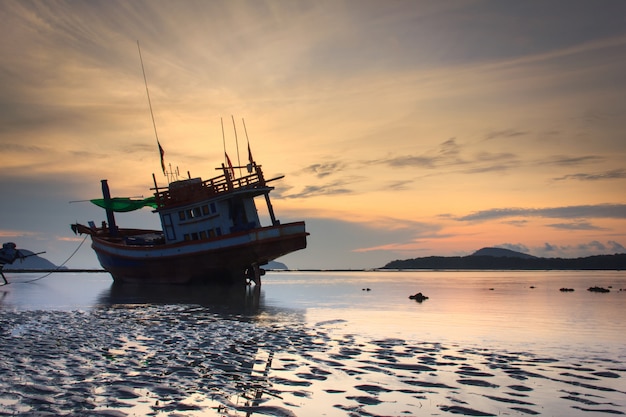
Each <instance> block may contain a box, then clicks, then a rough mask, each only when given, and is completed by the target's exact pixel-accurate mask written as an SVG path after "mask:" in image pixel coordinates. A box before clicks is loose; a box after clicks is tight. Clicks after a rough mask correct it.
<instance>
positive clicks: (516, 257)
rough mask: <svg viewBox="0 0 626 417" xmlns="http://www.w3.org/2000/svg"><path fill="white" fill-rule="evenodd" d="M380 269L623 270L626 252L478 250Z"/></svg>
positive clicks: (421, 259) (415, 260) (401, 262)
mask: <svg viewBox="0 0 626 417" xmlns="http://www.w3.org/2000/svg"><path fill="white" fill-rule="evenodd" d="M381 269H517V270H542V269H556V270H626V253H621V254H615V255H596V256H587V257H584V258H540V257H537V256H532V255H529V254H527V253H522V252H516V251H513V250H509V249H503V248H482V249H480V250H478V251H476V252H474V253H473V254H471V255H468V256H427V257H424V258H413V259H405V260H395V261H391V262H389V263H388V264H386V265H385V266H383V267H382V268H381Z"/></svg>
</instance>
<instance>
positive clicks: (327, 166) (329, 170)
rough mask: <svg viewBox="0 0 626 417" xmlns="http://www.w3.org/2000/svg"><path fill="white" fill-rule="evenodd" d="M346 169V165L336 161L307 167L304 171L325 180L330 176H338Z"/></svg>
mask: <svg viewBox="0 0 626 417" xmlns="http://www.w3.org/2000/svg"><path fill="white" fill-rule="evenodd" d="M344 169H345V163H343V162H339V161H335V162H326V163H322V164H319V163H318V164H312V165H309V166H307V167H305V168H304V169H303V170H302V171H303V172H305V173H310V174H314V175H315V176H316V177H317V178H324V177H327V176H329V175H333V174H336V173H338V172H341V171H343V170H344Z"/></svg>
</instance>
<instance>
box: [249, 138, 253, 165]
mask: <svg viewBox="0 0 626 417" xmlns="http://www.w3.org/2000/svg"><path fill="white" fill-rule="evenodd" d="M248 160H249V161H250V164H252V165H254V158H253V157H252V151H251V150H250V144H249V143H248Z"/></svg>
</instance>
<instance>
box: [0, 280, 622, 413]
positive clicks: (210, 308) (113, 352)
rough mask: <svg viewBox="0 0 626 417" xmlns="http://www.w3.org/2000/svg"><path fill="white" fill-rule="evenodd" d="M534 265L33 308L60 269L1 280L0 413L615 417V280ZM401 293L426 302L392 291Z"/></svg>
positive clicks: (111, 297) (91, 299)
mask: <svg viewBox="0 0 626 417" xmlns="http://www.w3.org/2000/svg"><path fill="white" fill-rule="evenodd" d="M411 274H413V275H411ZM450 274H451V275H450ZM455 274H456V275H455ZM541 274H543V275H541ZM541 274H540V276H538V275H537V274H536V273H535V274H527V273H520V274H517V275H516V273H511V272H507V273H504V272H500V273H497V272H495V273H482V274H481V273H472V274H469V273H466V272H456V273H449V274H448V275H446V274H443V275H442V274H439V275H437V274H436V273H435V272H432V273H431V274H430V275H428V274H418V275H416V273H413V272H411V273H403V272H397V273H395V275H394V273H393V272H387V273H376V272H354V273H345V274H339V273H332V272H325V273H308V274H307V273H288V272H281V273H269V274H268V276H267V278H266V281H265V282H264V284H263V286H262V287H261V288H252V289H246V290H245V291H243V292H239V291H230V290H229V291H227V292H225V293H220V291H222V290H218V291H217V294H215V291H213V290H212V291H210V293H211V294H213V295H212V296H211V295H210V294H209V292H208V289H204V290H202V291H198V290H197V289H196V290H194V291H188V290H183V289H180V290H179V291H154V292H149V293H147V292H145V291H140V290H136V289H128V288H126V289H122V290H120V289H119V288H115V286H112V285H111V284H110V283H109V282H107V281H106V276H105V277H104V278H103V277H83V278H84V280H83V282H82V283H81V285H82V284H85V283H90V284H91V285H90V286H89V287H87V288H92V290H91V292H90V291H87V290H85V289H82V292H83V298H82V299H80V298H72V297H70V298H69V300H70V301H68V298H63V297H60V298H59V297H57V301H54V300H51V299H50V298H47V299H46V300H45V302H44V301H38V300H42V298H39V295H37V294H41V293H42V292H48V293H49V290H50V288H48V286H49V287H51V288H59V287H63V288H65V287H64V286H65V285H67V286H69V284H68V283H69V282H76V281H75V279H76V278H75V277H67V278H66V281H63V279H61V278H53V280H52V281H48V282H45V283H44V282H43V281H42V282H40V284H38V285H39V286H42V287H44V288H31V287H29V286H28V285H27V284H20V282H19V281H20V280H22V281H26V278H22V277H17V278H14V282H12V284H11V286H12V287H11V289H10V290H8V289H6V288H5V289H4V291H5V293H4V296H3V298H2V304H1V306H2V308H1V309H0V323H1V325H2V326H1V332H0V343H1V347H0V351H1V352H0V353H1V354H2V358H3V360H2V361H1V362H0V373H1V374H2V375H3V378H2V380H1V382H0V386H1V388H2V389H1V392H2V394H0V415H29V416H33V415H41V416H43V415H81V416H90V415H94V416H133V415H137V416H141V415H155V416H161V415H162V416H201V415H202V416H205V415H214V416H244V415H246V416H247V415H271V416H321V415H324V416H361V415H362V416H408V415H454V414H456V415H469V416H491V415H493V416H497V415H549V416H559V415H568V416H577V415H579V416H599V415H604V416H606V415H616V414H617V415H621V414H624V413H626V384H625V383H624V378H625V377H626V365H625V364H624V360H625V359H626V348H625V347H624V345H625V343H624V341H625V336H624V334H626V333H624V330H625V329H626V328H625V327H624V324H623V320H622V315H623V311H624V309H623V307H624V302H625V301H624V300H625V299H626V292H624V291H620V289H622V288H625V287H626V285H624V284H625V281H624V279H625V278H624V274H621V273H617V272H615V273H596V274H595V275H593V274H594V273H587V274H585V275H583V274H573V275H571V274H570V275H567V274H564V273H563V274H556V273H552V274H551V273H549V272H543V273H541ZM461 275H462V276H461ZM443 278H445V279H443ZM54 280H56V282H55V281H54ZM590 280H591V281H593V282H595V283H597V284H602V285H607V284H610V286H611V287H612V290H611V291H610V292H609V293H608V294H593V293H590V292H588V291H586V289H585V286H586V285H587V284H588V281H590ZM563 282H568V283H570V284H572V285H573V286H574V287H576V288H575V289H576V291H575V292H573V293H568V294H565V293H561V292H559V291H558V289H559V288H560V287H559V286H560V285H561V284H562V283H563ZM463 285H465V287H463ZM75 286H77V287H80V285H75ZM459 287H462V288H461V289H462V290H463V291H456V290H453V289H452V288H457V289H458V288H459ZM531 287H534V288H531ZM418 289H420V290H423V292H424V294H426V295H430V297H429V299H428V300H425V301H424V302H423V303H416V302H415V301H413V300H409V299H408V295H409V294H411V293H414V290H418ZM42 290H43V291H42ZM203 291H207V292H206V293H203ZM412 291H413V292H412ZM522 291H523V294H520V293H521V292H522ZM57 293H58V294H62V292H61V291H58V292H57ZM463 294H465V295H468V294H471V295H472V296H471V297H468V298H467V300H466V301H465V302H463V301H462V300H463ZM65 295H67V293H66V294H65ZM401 295H403V296H402V298H400V296H401ZM603 296H604V297H605V298H602V299H600V298H597V297H603ZM20 297H21V299H22V301H23V303H18V302H17V301H18V299H19V298H20ZM564 297H570V298H569V299H567V298H564ZM594 297H595V298H594ZM520 298H522V301H524V302H525V303H526V304H528V303H530V302H531V301H532V302H533V306H532V310H531V309H530V308H527V311H529V313H528V314H527V315H526V316H527V317H526V318H524V317H520V316H519V311H518V310H517V308H520V305H521V304H520V303H519V301H520V300H519V299H520ZM29 299H30V300H31V301H30V302H27V301H24V300H29ZM60 300H61V301H60ZM515 300H517V303H516V302H515ZM581 300H582V302H581ZM487 302H490V303H491V306H490V308H484V309H483V311H482V312H480V311H478V312H474V313H472V311H473V310H474V309H475V305H474V304H472V303H477V304H476V305H480V304H487ZM592 304H597V306H596V307H595V310H596V311H600V313H599V314H600V315H599V316H598V315H595V316H594V317H590V316H592V315H591V314H590V313H588V312H587V310H586V309H588V310H589V311H592V310H594V307H593V305H592ZM507 306H508V307H507ZM555 306H556V307H558V310H560V311H561V312H560V315H559V314H556V313H555V312H554V311H552V313H553V315H552V317H545V323H544V325H543V327H542V328H540V327H539V325H540V323H541V320H540V318H539V317H540V316H541V315H544V316H545V315H547V314H550V312H551V309H552V308H554V307H555ZM562 306H571V308H570V310H568V311H563V310H564V309H565V307H562ZM528 307H531V306H528ZM464 309H465V310H464ZM581 310H583V311H581ZM503 311H509V314H510V316H509V317H502V314H504V313H503ZM531 311H532V313H531ZM576 312H579V313H582V314H583V315H584V316H585V317H580V318H579V317H578V316H576V315H575V314H577V313H576ZM498 314H499V315H500V316H499V317H498ZM481 315H482V316H484V317H483V318H482V319H481ZM535 315H537V317H535ZM445 317H448V318H447V319H446V318H445ZM459 317H465V321H464V322H461V323H459V320H460V319H459ZM515 317H517V320H515ZM610 318H613V320H611V319H610ZM527 320H531V321H530V322H529V321H527ZM507 322H509V323H510V325H509V326H507V325H506V324H505V323H507ZM520 322H521V323H522V324H527V323H533V325H534V326H537V328H536V329H535V331H533V329H524V327H528V326H520V325H519V324H520ZM455 323H456V325H457V326H459V327H473V329H464V330H463V329H460V328H457V327H455V325H454V324H455ZM568 323H569V324H568ZM576 323H578V324H576ZM599 323H601V324H602V323H603V325H601V327H599ZM570 325H571V326H570ZM568 326H570V327H569V328H568ZM532 334H535V337H532V338H531V337H529V335H532ZM568 334H571V337H566V336H564V335H568Z"/></svg>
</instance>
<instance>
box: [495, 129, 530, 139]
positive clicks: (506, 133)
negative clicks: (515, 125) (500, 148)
mask: <svg viewBox="0 0 626 417" xmlns="http://www.w3.org/2000/svg"><path fill="white" fill-rule="evenodd" d="M528 134H530V132H529V131H525V130H517V129H504V130H498V131H492V132H488V133H487V134H486V135H485V139H486V140H492V139H500V138H504V139H509V138H517V137H519V136H525V135H528Z"/></svg>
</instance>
